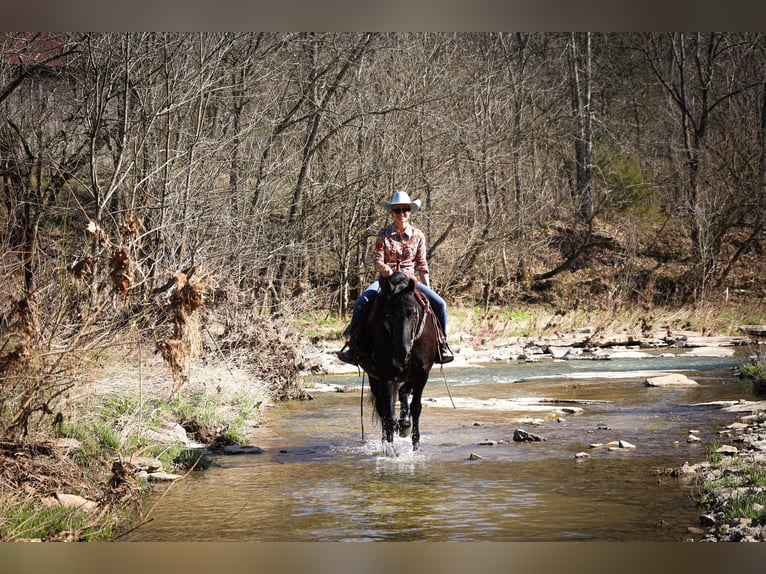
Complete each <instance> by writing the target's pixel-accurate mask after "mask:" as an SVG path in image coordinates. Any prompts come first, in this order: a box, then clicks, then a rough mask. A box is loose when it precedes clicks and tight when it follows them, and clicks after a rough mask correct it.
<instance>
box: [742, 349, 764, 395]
mask: <svg viewBox="0 0 766 574" xmlns="http://www.w3.org/2000/svg"><path fill="white" fill-rule="evenodd" d="M737 378H739V380H741V381H742V382H744V383H745V384H747V385H748V386H750V387H751V388H752V390H753V394H755V395H758V396H763V395H766V358H764V357H757V358H756V359H755V361H754V362H752V363H743V364H741V365H740V366H739V367H738V368H737Z"/></svg>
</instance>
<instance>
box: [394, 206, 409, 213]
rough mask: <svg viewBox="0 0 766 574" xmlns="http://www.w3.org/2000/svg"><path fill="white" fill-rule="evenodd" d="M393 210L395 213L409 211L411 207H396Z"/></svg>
mask: <svg viewBox="0 0 766 574" xmlns="http://www.w3.org/2000/svg"><path fill="white" fill-rule="evenodd" d="M391 211H393V212H394V213H409V212H410V211H411V209H410V208H409V207H394V208H393V209H392V210H391Z"/></svg>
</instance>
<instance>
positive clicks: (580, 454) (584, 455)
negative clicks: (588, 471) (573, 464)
mask: <svg viewBox="0 0 766 574" xmlns="http://www.w3.org/2000/svg"><path fill="white" fill-rule="evenodd" d="M575 458H590V455H589V454H588V453H587V452H578V453H575Z"/></svg>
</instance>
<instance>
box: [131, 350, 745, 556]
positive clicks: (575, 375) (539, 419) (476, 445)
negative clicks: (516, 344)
mask: <svg viewBox="0 0 766 574" xmlns="http://www.w3.org/2000/svg"><path fill="white" fill-rule="evenodd" d="M743 352H744V351H739V350H738V351H737V356H735V357H731V358H705V357H681V356H679V357H675V358H668V357H660V356H657V357H652V358H644V359H624V360H610V361H552V360H550V361H540V362H536V363H508V364H492V365H483V366H471V367H462V368H445V369H444V370H443V371H442V370H440V369H438V368H436V369H434V371H433V372H432V374H431V380H430V381H429V384H428V386H427V387H426V392H425V395H424V405H425V406H424V409H423V415H422V417H421V432H422V449H421V450H420V451H418V452H415V453H413V452H412V450H411V448H409V441H408V439H397V447H398V450H399V456H398V457H395V458H393V457H384V456H382V450H381V443H380V426H379V424H378V423H377V422H376V421H375V420H374V419H373V418H372V416H371V413H372V411H371V408H370V406H369V404H368V403H367V402H366V401H364V403H362V401H360V393H359V391H358V390H356V391H355V392H345V393H340V392H331V391H313V392H312V394H313V396H314V400H311V401H303V402H289V403H285V404H280V405H278V406H276V407H274V408H272V409H269V410H268V412H267V417H266V418H267V420H266V421H265V424H264V425H263V426H262V427H261V428H259V429H256V430H255V434H254V437H253V439H252V441H251V444H253V445H256V446H259V447H261V448H262V449H263V450H264V452H263V453H262V454H252V455H237V456H225V455H218V456H215V457H214V460H215V466H213V467H212V468H210V469H208V470H205V471H202V472H194V473H192V474H191V475H190V476H189V477H188V478H187V479H185V480H183V481H179V482H177V483H176V484H174V485H173V486H172V488H170V489H169V490H168V491H167V492H164V493H163V492H162V490H164V488H163V489H161V490H159V491H158V493H157V494H156V495H153V497H152V498H151V499H150V500H148V501H147V502H146V503H145V505H144V508H145V509H149V508H150V507H151V506H152V504H154V502H155V500H157V499H158V498H159V497H160V495H162V496H161V500H160V501H159V503H158V504H157V506H156V507H155V508H154V510H153V512H152V520H151V521H150V522H149V523H147V524H145V525H143V526H142V527H141V528H138V529H137V530H135V531H134V532H132V533H131V534H129V535H128V536H125V537H123V538H122V540H138V541H182V540H190V541H194V540H197V541H351V540H385V541H411V540H430V541H461V540H462V541H568V540H592V541H647V542H651V541H680V540H685V539H687V538H688V535H687V533H686V529H687V527H688V526H694V525H697V524H698V517H699V514H700V509H699V508H698V507H697V506H696V504H695V501H694V498H693V485H692V484H691V483H689V482H685V481H684V480H682V479H678V478H674V477H672V476H669V475H667V474H663V473H658V472H657V471H658V470H660V469H669V468H677V467H679V466H681V465H683V463H684V462H687V461H688V462H690V463H695V462H700V461H702V460H704V459H705V458H706V457H707V453H708V450H709V449H710V447H711V445H712V444H714V443H716V441H717V440H718V437H717V435H716V433H717V431H718V430H719V429H720V428H721V427H722V426H724V425H726V424H729V423H731V422H733V421H734V420H737V418H738V416H737V415H735V414H732V413H727V412H725V411H722V410H721V409H718V408H715V407H712V406H709V405H701V404H700V403H709V402H712V401H724V400H737V399H743V398H744V399H752V397H751V396H750V395H749V393H748V392H747V390H746V389H744V388H743V387H742V386H741V384H740V383H739V382H737V380H736V379H735V378H734V375H733V368H734V367H735V366H736V365H738V364H739V363H740V362H741V361H742V353H743ZM666 372H681V373H683V374H686V375H687V376H689V377H690V378H692V379H694V380H695V381H697V382H698V383H699V385H698V386H694V387H669V388H654V387H648V386H646V385H645V384H644V381H645V380H646V378H647V376H654V375H656V374H660V373H666ZM445 379H446V381H445ZM312 382H318V383H322V384H330V385H340V386H344V385H351V386H359V385H360V384H361V383H362V379H361V378H360V377H359V376H356V375H352V376H349V375H346V376H336V377H320V378H316V379H310V380H309V381H307V383H309V385H310V384H311V383H312ZM364 391H365V396H367V395H369V389H368V388H367V387H366V385H365V388H364ZM450 395H451V397H452V399H450ZM514 399H557V400H558V401H559V402H550V403H543V405H540V404H539V403H537V402H535V403H534V405H530V406H527V407H525V406H519V405H518V404H516V403H514V402H513V400H514ZM453 401H454V403H455V405H456V408H453V406H452V402H453ZM362 404H363V405H364V413H363V414H362V413H361V412H360V410H361V407H362ZM566 407H579V408H581V409H582V410H581V411H580V412H575V413H571V412H562V409H564V408H566ZM517 428H521V429H523V430H526V431H528V432H531V433H534V434H536V435H538V436H540V437H542V438H543V439H544V440H543V441H540V442H514V441H513V440H512V436H513V432H514V430H515V429H517ZM690 430H695V431H696V434H697V436H699V438H700V439H702V440H701V441H700V442H691V443H690V442H687V436H688V435H689V431H690ZM363 431H364V440H363V438H362V432H363ZM615 440H623V441H627V442H629V443H631V444H632V445H635V447H636V448H634V449H619V450H609V449H606V448H603V449H597V448H590V445H592V444H595V443H608V442H610V441H615ZM487 441H494V444H486V445H482V444H480V443H482V442H487ZM579 452H587V453H588V454H589V455H591V456H590V458H584V459H579V458H576V457H575V454H576V453H579ZM472 455H474V456H472Z"/></svg>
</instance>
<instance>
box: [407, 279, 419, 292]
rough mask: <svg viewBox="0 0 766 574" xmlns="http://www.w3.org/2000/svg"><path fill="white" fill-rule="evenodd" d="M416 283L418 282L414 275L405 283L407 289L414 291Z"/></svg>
mask: <svg viewBox="0 0 766 574" xmlns="http://www.w3.org/2000/svg"><path fill="white" fill-rule="evenodd" d="M417 284H418V280H417V279H415V278H414V277H410V280H409V282H408V283H407V291H414V290H415V287H416V286H417Z"/></svg>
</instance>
